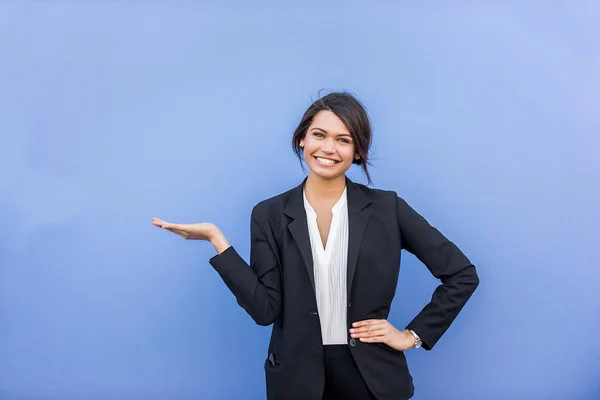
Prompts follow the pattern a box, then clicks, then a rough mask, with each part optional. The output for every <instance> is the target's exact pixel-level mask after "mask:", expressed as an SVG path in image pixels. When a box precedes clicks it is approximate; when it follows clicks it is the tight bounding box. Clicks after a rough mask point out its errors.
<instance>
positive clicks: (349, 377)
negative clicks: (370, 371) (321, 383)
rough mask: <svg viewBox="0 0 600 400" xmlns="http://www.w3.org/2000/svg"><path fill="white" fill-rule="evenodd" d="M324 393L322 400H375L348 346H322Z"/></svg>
mask: <svg viewBox="0 0 600 400" xmlns="http://www.w3.org/2000/svg"><path fill="white" fill-rule="evenodd" d="M323 357H324V361H325V391H324V392H323V400H376V398H375V396H373V394H372V393H371V391H370V390H369V388H368V387H367V384H366V383H365V380H364V379H363V377H362V375H361V374H360V371H359V370H358V367H357V366H356V362H355V361H354V358H353V357H352V354H351V353H350V349H349V348H348V345H345V344H334V345H325V346H323Z"/></svg>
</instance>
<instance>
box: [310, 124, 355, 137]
mask: <svg viewBox="0 0 600 400" xmlns="http://www.w3.org/2000/svg"><path fill="white" fill-rule="evenodd" d="M315 129H318V130H320V131H321V132H324V133H328V132H327V131H326V130H325V129H321V128H319V127H316V126H315V127H314V128H312V129H311V131H314V130H315ZM337 136H338V137H341V136H348V137H349V138H352V135H350V134H349V133H338V134H337Z"/></svg>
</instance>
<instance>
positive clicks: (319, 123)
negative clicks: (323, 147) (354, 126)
mask: <svg viewBox="0 0 600 400" xmlns="http://www.w3.org/2000/svg"><path fill="white" fill-rule="evenodd" d="M312 128H321V129H323V130H325V131H327V132H331V133H345V134H349V133H350V132H349V131H348V128H346V125H344V123H343V122H342V120H341V119H340V118H339V117H338V116H337V115H335V114H334V113H333V112H331V111H320V112H319V113H318V114H317V115H315V117H314V118H313V120H312V123H311V124H310V127H309V129H312Z"/></svg>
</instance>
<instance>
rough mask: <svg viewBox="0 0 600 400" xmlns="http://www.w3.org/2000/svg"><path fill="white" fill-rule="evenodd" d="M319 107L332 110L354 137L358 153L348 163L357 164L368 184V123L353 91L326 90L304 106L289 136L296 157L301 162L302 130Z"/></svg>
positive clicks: (369, 179) (304, 130)
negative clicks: (300, 117) (326, 92)
mask: <svg viewBox="0 0 600 400" xmlns="http://www.w3.org/2000/svg"><path fill="white" fill-rule="evenodd" d="M321 111H331V112H333V113H334V114H335V115H337V117H338V118H339V119H341V120H342V122H343V123H344V125H346V128H348V131H349V132H350V135H351V136H352V139H353V141H354V148H355V150H356V152H357V153H358V155H359V156H360V158H359V159H358V160H357V159H353V160H352V163H353V164H358V165H360V166H361V168H362V170H363V172H364V173H365V176H366V177H367V182H368V184H371V183H372V181H371V175H369V169H368V165H369V149H370V148H371V123H370V122H369V116H368V115H367V111H366V110H365V107H364V106H363V105H362V104H361V103H360V101H358V99H357V98H356V97H355V96H354V95H352V94H350V93H348V92H333V93H329V94H328V95H326V96H323V97H321V98H320V99H318V100H317V101H315V102H314V103H312V104H311V105H310V107H308V109H307V110H306V112H305V113H304V115H303V116H302V120H301V121H300V123H299V124H298V127H297V128H296V130H295V131H294V136H293V137H292V147H293V149H294V153H296V155H297V156H298V158H299V159H300V163H301V164H302V151H303V149H302V148H301V147H300V141H301V140H302V139H304V137H305V136H306V131H307V130H308V127H309V126H310V124H311V123H312V120H313V118H314V117H315V115H317V114H318V113H319V112H321ZM302 168H304V165H302Z"/></svg>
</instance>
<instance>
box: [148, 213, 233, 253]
mask: <svg viewBox="0 0 600 400" xmlns="http://www.w3.org/2000/svg"><path fill="white" fill-rule="evenodd" d="M152 225H154V226H158V227H159V228H163V229H166V230H168V231H170V232H173V233H176V234H177V235H179V236H181V237H182V238H184V239H189V240H207V241H209V242H211V243H212V245H213V246H214V247H215V250H217V253H219V254H221V253H222V252H223V251H225V250H226V249H227V248H229V247H230V245H229V242H228V241H227V239H226V238H225V236H224V235H223V233H221V231H220V230H219V228H218V227H217V226H216V225H214V224H211V223H209V222H200V223H196V224H172V223H170V222H166V221H163V220H162V219H159V218H152Z"/></svg>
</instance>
